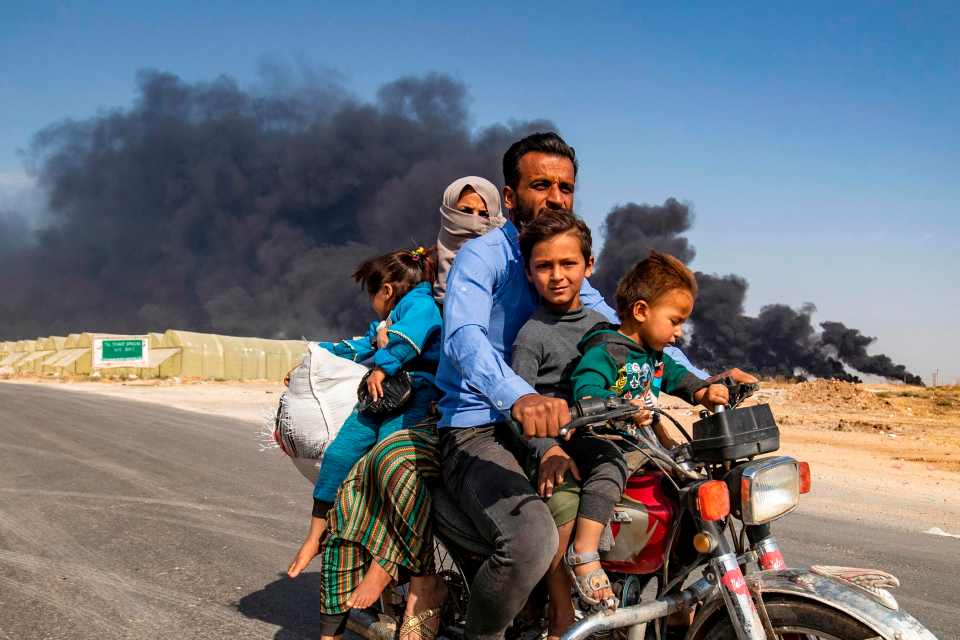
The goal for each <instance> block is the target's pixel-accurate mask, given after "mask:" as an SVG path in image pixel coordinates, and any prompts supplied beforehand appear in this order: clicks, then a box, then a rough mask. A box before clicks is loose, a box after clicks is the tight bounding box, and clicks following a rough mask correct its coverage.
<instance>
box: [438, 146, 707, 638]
mask: <svg viewBox="0 0 960 640" xmlns="http://www.w3.org/2000/svg"><path fill="white" fill-rule="evenodd" d="M576 172H577V161H576V155H575V153H574V150H573V148H572V147H570V146H569V145H567V144H566V143H565V142H564V141H563V139H562V138H560V136H558V135H557V134H555V133H552V132H551V133H536V134H533V135H531V136H528V137H526V138H523V139H522V140H519V141H517V142H516V143H514V144H513V145H512V146H511V147H510V148H509V149H508V150H507V152H506V154H505V155H504V158H503V174H504V183H505V186H504V189H503V199H504V204H505V205H506V207H507V208H508V209H509V210H510V212H511V220H510V221H509V222H507V224H506V225H504V226H503V227H502V228H500V229H496V230H494V231H491V232H490V233H488V234H486V235H484V236H481V237H480V238H476V239H474V240H471V241H470V242H468V243H467V244H466V245H464V247H463V248H462V249H461V251H460V253H459V254H458V255H457V258H456V260H455V262H454V265H453V268H452V270H451V272H450V275H449V278H448V282H447V294H446V298H445V304H444V340H443V355H442V357H441V361H440V366H439V370H438V372H437V385H438V386H439V387H440V390H441V392H443V394H444V397H443V399H442V400H441V401H440V410H441V413H442V414H443V417H442V419H441V421H440V423H439V425H438V426H439V429H440V433H441V440H440V445H441V457H442V463H443V476H444V481H445V485H446V487H447V489H448V490H449V491H450V493H451V494H452V495H453V497H454V499H455V500H456V501H457V503H458V504H459V506H460V508H461V509H462V510H463V511H464V512H465V513H466V515H467V516H468V517H469V518H470V519H471V520H472V521H473V523H474V525H475V526H476V529H477V531H478V532H479V533H480V534H481V535H482V536H483V537H484V538H486V539H487V541H488V542H489V543H490V545H491V546H492V547H493V548H494V550H495V551H494V553H493V555H492V556H490V557H489V558H487V559H486V561H485V562H484V563H483V565H482V566H481V567H480V569H479V570H478V571H477V574H476V577H475V578H474V580H473V583H472V585H471V591H470V604H469V608H468V611H467V622H466V630H465V632H466V635H467V637H468V638H500V637H502V636H503V634H504V631H505V630H506V629H507V627H508V626H509V625H510V623H511V621H512V620H513V618H514V616H516V614H517V613H518V612H519V611H520V610H521V608H522V607H523V605H524V602H525V601H526V599H527V597H528V596H529V594H530V592H531V591H532V589H533V587H534V586H535V585H536V584H537V582H538V581H539V580H540V578H541V577H542V576H543V575H544V573H546V571H547V569H548V567H549V565H550V561H551V559H552V558H553V556H554V554H555V552H556V549H557V529H556V526H555V524H554V522H553V518H552V517H551V515H550V511H549V509H548V508H547V506H546V505H545V504H544V503H543V502H542V501H541V500H540V498H539V497H538V495H537V492H536V490H535V488H534V487H533V486H532V485H531V483H530V481H529V480H528V479H527V477H526V475H525V474H524V472H523V470H522V468H521V466H520V464H519V463H518V462H517V459H516V457H515V455H514V453H512V452H511V451H510V449H509V448H508V445H507V444H506V443H508V442H509V441H510V437H509V435H508V432H507V431H505V430H506V429H508V427H507V424H506V422H507V420H508V419H509V418H511V417H512V418H513V419H514V420H516V421H517V422H519V423H520V424H521V425H522V427H523V432H524V435H526V436H527V437H533V436H539V437H545V436H551V437H553V436H556V435H557V434H558V433H559V430H560V427H561V426H563V425H564V424H566V423H567V422H569V421H570V414H569V410H568V407H567V403H566V401H565V400H563V399H560V398H549V397H545V396H541V395H539V394H537V393H536V391H535V390H534V389H533V388H532V387H531V386H530V385H529V384H528V383H526V382H525V381H524V380H523V379H522V378H520V377H519V376H518V375H517V374H516V373H514V372H513V371H512V370H511V369H510V366H509V364H508V363H507V358H508V356H507V354H509V353H510V349H511V346H512V344H513V342H514V339H515V338H516V335H517V332H518V331H519V329H520V327H521V326H522V325H523V324H524V323H525V322H526V321H527V319H529V317H530V316H531V315H532V313H533V311H534V310H535V308H536V305H537V299H536V292H535V291H534V290H533V289H532V287H531V285H530V283H529V282H528V281H527V279H526V276H525V275H524V265H523V258H522V257H521V254H520V249H519V244H518V228H522V227H523V226H524V225H525V224H526V223H527V222H529V221H531V220H533V219H534V218H535V217H536V216H538V215H539V214H540V213H542V212H543V211H546V210H550V209H572V207H573V200H574V185H575V182H576ZM580 298H581V301H582V303H583V305H584V306H585V307H587V308H590V309H594V310H596V311H598V312H600V313H601V314H602V315H604V316H605V317H606V318H607V319H609V320H611V321H614V322H615V321H616V313H615V312H614V311H613V309H611V308H610V307H609V306H608V305H607V304H606V303H605V302H604V300H603V297H602V296H601V295H600V293H599V292H598V291H597V290H596V289H594V288H593V287H592V286H590V284H589V282H587V281H586V280H585V281H584V282H583V286H582V288H581V293H580ZM670 351H671V356H672V357H673V358H674V360H676V361H678V362H680V363H681V364H683V365H684V366H686V367H687V368H688V369H690V370H691V371H692V372H694V373H695V374H697V375H698V376H700V377H703V378H705V377H706V374H705V373H703V372H701V371H698V370H695V369H693V368H692V367H691V366H690V365H689V361H688V360H687V359H686V357H685V356H684V355H683V354H682V353H681V352H680V351H679V350H676V349H671V350H670Z"/></svg>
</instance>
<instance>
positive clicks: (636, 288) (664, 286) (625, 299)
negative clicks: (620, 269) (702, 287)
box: [617, 251, 697, 320]
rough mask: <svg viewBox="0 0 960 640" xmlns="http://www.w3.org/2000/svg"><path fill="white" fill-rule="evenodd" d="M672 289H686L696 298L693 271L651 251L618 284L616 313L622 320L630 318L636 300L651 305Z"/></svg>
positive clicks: (667, 256)
mask: <svg viewBox="0 0 960 640" xmlns="http://www.w3.org/2000/svg"><path fill="white" fill-rule="evenodd" d="M675 289H680V290H682V291H687V292H688V293H689V294H690V296H691V297H693V298H696V297H697V279H696V278H695V277H694V275H693V272H692V271H690V269H688V268H687V266H686V265H685V264H683V263H682V262H680V261H679V260H677V259H676V258H674V257H673V256H671V255H670V254H668V253H659V252H657V251H651V252H650V255H649V256H648V257H647V258H646V259H644V260H641V261H640V262H638V263H637V264H635V265H633V268H632V269H630V271H628V272H627V273H625V274H624V275H623V277H622V278H620V282H618V283H617V313H618V314H620V318H621V320H622V319H623V318H629V317H631V316H632V315H633V305H635V304H636V303H637V301H638V300H643V301H644V302H646V303H647V304H649V305H652V304H654V303H655V302H656V301H657V300H658V299H659V298H661V297H663V296H664V295H666V294H667V293H669V292H671V291H673V290H675Z"/></svg>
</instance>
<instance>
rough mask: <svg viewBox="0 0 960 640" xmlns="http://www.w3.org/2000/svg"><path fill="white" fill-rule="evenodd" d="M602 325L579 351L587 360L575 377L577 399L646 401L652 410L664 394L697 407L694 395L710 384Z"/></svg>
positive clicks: (590, 333)
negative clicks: (616, 398)
mask: <svg viewBox="0 0 960 640" xmlns="http://www.w3.org/2000/svg"><path fill="white" fill-rule="evenodd" d="M618 329H619V326H618V325H615V324H610V323H609V322H602V323H600V324H598V325H596V326H595V327H594V328H593V329H591V330H590V331H588V332H587V333H586V335H584V336H583V339H582V340H580V343H579V345H578V348H579V350H580V353H582V354H583V356H582V357H581V358H580V362H579V364H577V367H576V369H574V371H573V374H572V375H571V379H570V382H571V385H572V387H573V399H574V400H580V399H581V398H585V397H587V396H591V397H594V398H608V397H610V396H619V397H621V398H626V399H628V400H632V399H634V398H642V399H643V402H644V405H645V406H647V407H649V408H651V409H652V408H654V407H656V406H657V396H659V395H660V391H664V392H666V393H669V394H670V395H672V396H677V397H679V398H681V399H683V400H685V401H686V402H689V403H690V404H696V403H697V401H696V400H694V398H693V394H694V393H696V392H697V391H699V390H700V389H703V388H704V387H706V386H708V385H709V383H708V382H706V381H705V380H701V379H700V378H698V377H696V376H695V375H693V374H692V373H690V371H689V370H688V369H687V368H686V367H684V366H683V365H681V364H679V363H678V362H677V361H676V360H674V359H673V358H671V357H670V356H669V355H666V354H664V353H663V352H662V351H651V350H649V349H646V348H645V347H643V345H641V344H639V343H637V342H634V341H633V340H631V339H630V338H628V337H626V336H625V335H623V334H622V333H620V332H619V331H618Z"/></svg>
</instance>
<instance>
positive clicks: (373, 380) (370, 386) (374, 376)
mask: <svg viewBox="0 0 960 640" xmlns="http://www.w3.org/2000/svg"><path fill="white" fill-rule="evenodd" d="M386 379H387V374H385V373H384V372H383V369H374V370H373V372H372V373H371V374H370V375H369V376H367V391H368V392H369V393H370V397H371V398H372V399H373V401H374V402H376V401H377V400H379V399H380V398H382V397H383V381H384V380H386Z"/></svg>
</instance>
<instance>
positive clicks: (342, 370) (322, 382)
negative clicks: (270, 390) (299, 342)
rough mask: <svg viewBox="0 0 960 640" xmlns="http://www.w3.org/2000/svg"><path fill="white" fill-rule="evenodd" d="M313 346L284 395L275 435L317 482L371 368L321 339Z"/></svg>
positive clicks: (291, 377)
mask: <svg viewBox="0 0 960 640" xmlns="http://www.w3.org/2000/svg"><path fill="white" fill-rule="evenodd" d="M307 347H308V351H307V353H306V354H305V355H304V356H303V361H302V362H301V363H300V366H298V367H297V368H296V369H294V370H293V371H292V372H291V374H290V386H289V387H288V389H287V390H286V391H285V392H283V395H281V396H280V407H279V410H278V412H277V423H276V431H275V433H274V437H275V438H276V440H277V443H278V444H280V446H281V447H282V448H283V451H284V452H285V453H286V454H287V455H288V456H290V459H291V460H293V464H294V465H295V466H296V467H297V469H298V470H299V471H300V473H302V474H303V476H304V477H305V478H306V479H307V480H309V481H310V482H311V483H314V482H316V479H317V474H318V473H319V471H320V465H321V463H322V462H323V452H324V450H325V449H326V447H327V445H328V444H330V442H332V441H333V439H334V438H335V437H337V432H338V431H339V430H340V427H341V426H342V425H343V423H344V421H346V419H347V417H349V415H350V413H351V412H352V411H353V407H354V405H356V403H357V387H358V386H359V385H360V380H361V378H363V376H364V375H365V374H366V373H367V368H366V367H365V366H363V365H361V364H357V363H355V362H351V361H350V360H347V359H345V358H340V357H338V356H335V355H333V354H332V353H330V352H329V351H327V350H326V349H322V348H321V347H320V346H319V345H317V344H316V343H315V342H310V343H308V344H307Z"/></svg>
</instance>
